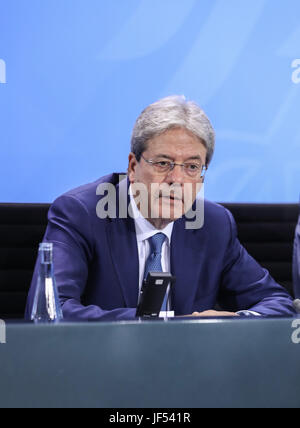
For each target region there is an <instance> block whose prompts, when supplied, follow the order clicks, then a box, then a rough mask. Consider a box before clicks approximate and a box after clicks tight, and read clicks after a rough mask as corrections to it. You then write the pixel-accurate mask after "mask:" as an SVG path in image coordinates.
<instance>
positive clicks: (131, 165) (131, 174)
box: [127, 152, 137, 183]
mask: <svg viewBox="0 0 300 428" xmlns="http://www.w3.org/2000/svg"><path fill="white" fill-rule="evenodd" d="M136 165H137V160H136V157H135V154H134V153H132V152H131V153H129V156H128V168H127V173H128V178H129V181H130V182H131V183H133V182H134V178H135V168H136Z"/></svg>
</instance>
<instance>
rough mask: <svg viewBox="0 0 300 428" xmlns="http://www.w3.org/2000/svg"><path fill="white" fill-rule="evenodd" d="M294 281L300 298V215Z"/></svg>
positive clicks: (296, 236)
mask: <svg viewBox="0 0 300 428" xmlns="http://www.w3.org/2000/svg"><path fill="white" fill-rule="evenodd" d="M293 283H294V294H295V297H296V298H297V299H300V217H299V220H298V224H297V227H296V233H295V240H294V256H293Z"/></svg>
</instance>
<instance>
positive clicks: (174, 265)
mask: <svg viewBox="0 0 300 428" xmlns="http://www.w3.org/2000/svg"><path fill="white" fill-rule="evenodd" d="M185 222H186V219H185V218H184V217H183V218H182V219H179V220H177V221H176V222H175V224H174V228H173V233H172V240H171V272H172V274H173V275H174V276H175V277H176V283H175V286H174V287H173V291H172V302H173V307H174V309H175V314H176V315H188V314H191V311H192V310H193V303H194V300H195V295H196V292H197V288H198V286H199V276H200V269H201V264H202V262H201V254H204V245H205V244H204V239H201V238H204V236H203V233H202V230H186V229H185Z"/></svg>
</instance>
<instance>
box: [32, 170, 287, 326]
mask: <svg viewBox="0 0 300 428" xmlns="http://www.w3.org/2000/svg"><path fill="white" fill-rule="evenodd" d="M118 180H119V174H112V175H109V176H106V177H103V178H101V179H100V180H98V181H96V182H94V183H90V184H87V185H85V186H81V187H79V188H77V189H74V190H72V191H70V192H68V193H66V194H64V195H62V196H61V197H59V198H58V199H57V200H56V201H55V202H54V203H53V205H52V206H51V208H50V210H49V214H48V220H49V222H48V226H47V229H46V233H45V237H44V241H45V242H53V243H54V254H53V258H54V272H55V277H56V282H57V286H58V291H59V295H60V300H61V303H62V309H63V314H64V317H66V318H73V319H77V320H106V319H110V320H111V319H114V320H125V319H133V318H134V317H135V312H136V307H137V302H138V294H139V261H138V249H137V241H136V233H135V225H134V220H133V219H131V218H130V217H129V218H125V219H122V218H105V219H100V218H99V217H98V216H97V214H96V205H97V203H98V202H99V199H100V197H99V196H97V195H96V189H97V186H98V185H99V184H100V183H104V182H109V183H114V184H117V183H118ZM204 213H205V221H204V226H203V227H202V228H201V229H196V230H193V229H191V230H187V229H186V228H185V222H186V219H185V217H183V218H181V219H179V220H177V221H176V222H175V223H174V228H173V233H172V240H171V256H170V257H171V272H172V274H173V275H175V276H176V283H175V286H174V287H173V290H172V305H173V309H174V311H175V315H187V314H192V313H193V312H194V311H198V312H201V311H204V310H208V309H213V308H214V307H215V305H216V304H217V303H218V304H219V305H220V306H221V307H222V308H223V309H224V310H228V311H238V310H245V309H250V310H253V311H256V312H259V313H260V314H262V315H292V314H294V310H293V307H292V299H291V297H290V296H289V295H288V293H287V292H286V291H285V290H284V289H283V288H282V287H281V286H280V285H278V284H277V283H276V282H275V281H274V280H273V279H272V278H271V276H270V275H269V273H268V272H267V271H266V270H265V269H263V268H262V267H261V266H260V265H259V264H258V263H257V262H256V261H255V260H254V259H253V258H252V257H251V256H250V255H249V254H248V253H247V252H246V250H245V249H244V248H243V247H242V246H241V244H240V242H239V241H238V239H237V231H236V225H235V222H234V219H233V217H232V215H231V213H230V212H229V211H228V210H226V209H225V208H224V207H222V206H220V205H217V204H214V203H211V202H208V201H205V205H204ZM36 281H37V266H36V269H35V272H34V275H33V280H32V285H31V288H30V292H29V295H28V301H27V308H26V318H30V313H31V309H32V304H33V298H34V292H35V285H36Z"/></svg>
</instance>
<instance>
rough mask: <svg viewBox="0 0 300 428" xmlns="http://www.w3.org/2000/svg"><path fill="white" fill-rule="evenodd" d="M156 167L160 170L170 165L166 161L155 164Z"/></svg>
mask: <svg viewBox="0 0 300 428" xmlns="http://www.w3.org/2000/svg"><path fill="white" fill-rule="evenodd" d="M156 165H158V166H160V167H161V168H166V167H168V166H169V165H170V162H167V161H159V162H157V163H156Z"/></svg>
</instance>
